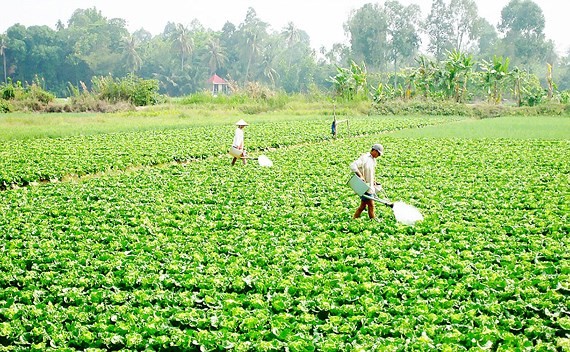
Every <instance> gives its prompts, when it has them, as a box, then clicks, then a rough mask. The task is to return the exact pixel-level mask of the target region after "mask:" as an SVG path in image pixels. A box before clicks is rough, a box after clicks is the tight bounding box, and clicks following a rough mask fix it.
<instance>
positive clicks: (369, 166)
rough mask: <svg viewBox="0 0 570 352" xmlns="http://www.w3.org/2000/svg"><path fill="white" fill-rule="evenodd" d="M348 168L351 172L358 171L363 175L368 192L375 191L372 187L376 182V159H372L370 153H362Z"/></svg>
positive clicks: (372, 192) (373, 192)
mask: <svg viewBox="0 0 570 352" xmlns="http://www.w3.org/2000/svg"><path fill="white" fill-rule="evenodd" d="M350 170H352V172H358V173H360V174H361V175H362V176H363V177H364V182H366V184H367V185H368V193H370V194H375V193H376V189H375V188H374V186H375V184H376V182H375V172H376V159H374V157H372V155H371V154H370V153H364V154H362V155H361V156H360V157H359V158H358V159H356V160H355V161H354V162H353V163H352V164H350Z"/></svg>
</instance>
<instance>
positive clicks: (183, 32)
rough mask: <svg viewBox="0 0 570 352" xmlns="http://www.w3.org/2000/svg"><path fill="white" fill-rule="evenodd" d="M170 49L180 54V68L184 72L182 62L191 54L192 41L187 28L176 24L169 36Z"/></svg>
mask: <svg viewBox="0 0 570 352" xmlns="http://www.w3.org/2000/svg"><path fill="white" fill-rule="evenodd" d="M170 39H171V42H172V49H174V50H175V51H177V52H178V53H180V67H181V69H182V70H184V60H185V59H186V58H187V57H188V56H190V55H191V54H192V50H193V49H194V40H193V39H192V36H191V34H190V31H189V30H188V28H186V27H185V26H183V25H182V24H180V23H178V24H177V25H176V28H175V30H174V31H173V32H172V34H171V35H170Z"/></svg>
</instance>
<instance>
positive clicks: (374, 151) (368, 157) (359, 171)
mask: <svg viewBox="0 0 570 352" xmlns="http://www.w3.org/2000/svg"><path fill="white" fill-rule="evenodd" d="M382 154H384V147H383V146H382V145H381V144H374V145H373V146H372V148H371V149H370V152H369V153H364V154H362V155H361V156H360V158H358V159H356V160H355V161H354V162H353V163H352V164H350V170H351V171H352V172H354V173H355V174H356V175H357V176H358V177H360V178H361V179H362V180H363V181H364V182H366V184H367V185H368V191H367V192H366V193H364V195H368V196H372V195H374V194H376V188H377V187H380V185H379V184H378V183H376V179H375V177H374V176H375V172H376V158H377V157H379V156H381V155H382ZM366 207H368V217H370V219H374V218H375V215H374V201H373V200H372V199H368V198H366V197H364V196H362V197H360V206H359V207H358V209H356V212H355V213H354V219H356V218H359V217H360V214H362V212H363V211H364V209H366Z"/></svg>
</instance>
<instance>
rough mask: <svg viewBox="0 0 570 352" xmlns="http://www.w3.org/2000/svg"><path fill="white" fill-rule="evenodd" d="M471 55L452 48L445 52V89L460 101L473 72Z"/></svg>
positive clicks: (464, 94)
mask: <svg viewBox="0 0 570 352" xmlns="http://www.w3.org/2000/svg"><path fill="white" fill-rule="evenodd" d="M474 65H475V62H474V60H473V56H471V55H467V54H465V53H462V52H461V51H459V50H455V49H454V50H453V51H451V52H448V53H447V60H445V62H444V67H445V69H446V74H447V90H448V92H449V93H450V94H451V95H452V97H453V100H455V101H456V102H458V103H460V102H462V101H463V99H464V97H465V96H466V94H467V82H468V81H469V77H470V76H471V73H472V72H473V66H474Z"/></svg>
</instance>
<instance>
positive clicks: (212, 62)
mask: <svg viewBox="0 0 570 352" xmlns="http://www.w3.org/2000/svg"><path fill="white" fill-rule="evenodd" d="M206 46H207V48H208V56H207V60H208V66H209V67H210V74H213V73H215V72H216V71H218V69H220V67H223V66H224V65H225V64H226V63H227V61H228V56H227V55H226V51H225V49H224V47H223V46H222V45H221V44H220V39H219V38H215V37H210V38H208V42H207V43H206Z"/></svg>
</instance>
